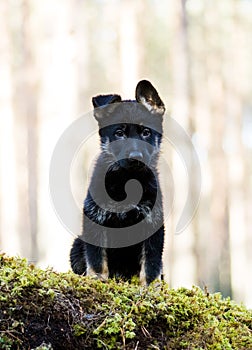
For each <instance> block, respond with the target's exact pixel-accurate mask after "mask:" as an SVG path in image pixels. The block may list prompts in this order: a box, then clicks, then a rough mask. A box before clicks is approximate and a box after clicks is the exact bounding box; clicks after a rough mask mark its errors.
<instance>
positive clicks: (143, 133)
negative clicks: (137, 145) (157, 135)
mask: <svg viewBox="0 0 252 350" xmlns="http://www.w3.org/2000/svg"><path fill="white" fill-rule="evenodd" d="M150 135H151V131H150V129H148V128H144V129H143V131H142V136H143V137H148V136H150Z"/></svg>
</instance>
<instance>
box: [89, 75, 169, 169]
mask: <svg viewBox="0 0 252 350" xmlns="http://www.w3.org/2000/svg"><path fill="white" fill-rule="evenodd" d="M135 97H136V100H130V101H127V100H124V101H122V99H121V97H120V96H119V95H115V94H114V95H112V94H111V95H99V96H96V97H93V99H92V102H93V106H94V117H95V118H96V120H97V121H98V125H99V134H100V137H101V146H102V150H103V151H104V152H105V153H106V154H107V155H109V156H110V157H111V161H114V162H115V161H116V162H117V165H119V166H121V167H127V168H129V167H139V168H141V167H144V166H145V165H148V166H149V165H150V164H151V162H152V161H153V157H154V155H155V154H157V153H158V150H159V147H160V143H161V138H162V120H163V115H164V112H165V106H164V103H163V101H162V100H161V98H160V97H159V95H158V92H157V91H156V89H155V88H154V87H153V85H152V84H151V83H150V82H149V81H147V80H142V81H140V82H139V83H138V84H137V87H136V93H135Z"/></svg>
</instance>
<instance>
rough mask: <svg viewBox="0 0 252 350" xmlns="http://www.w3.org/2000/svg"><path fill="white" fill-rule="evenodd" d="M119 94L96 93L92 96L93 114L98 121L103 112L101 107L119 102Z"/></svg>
mask: <svg viewBox="0 0 252 350" xmlns="http://www.w3.org/2000/svg"><path fill="white" fill-rule="evenodd" d="M121 101H122V99H121V96H119V95H98V96H95V97H93V98H92V103H93V106H94V108H95V109H94V116H95V118H96V119H97V120H98V121H99V120H100V119H101V118H102V117H103V115H104V114H105V113H104V110H103V108H102V107H106V106H108V105H110V104H113V103H117V102H121Z"/></svg>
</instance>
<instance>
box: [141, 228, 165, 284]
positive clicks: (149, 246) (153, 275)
mask: <svg viewBox="0 0 252 350" xmlns="http://www.w3.org/2000/svg"><path fill="white" fill-rule="evenodd" d="M163 246H164V227H161V228H160V229H159V230H158V231H157V232H155V233H154V234H153V235H152V236H151V237H150V238H148V239H147V240H146V241H145V242H144V252H143V257H142V269H141V272H142V271H143V272H142V281H141V274H140V281H141V283H142V284H143V276H144V273H145V276H144V279H145V283H146V284H147V285H149V284H150V283H151V282H152V281H154V280H155V279H157V278H159V279H160V278H161V271H162V253H163Z"/></svg>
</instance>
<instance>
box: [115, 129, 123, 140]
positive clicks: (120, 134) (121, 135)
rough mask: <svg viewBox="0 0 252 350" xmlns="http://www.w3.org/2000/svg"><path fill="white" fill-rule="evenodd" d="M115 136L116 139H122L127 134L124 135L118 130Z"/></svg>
mask: <svg viewBox="0 0 252 350" xmlns="http://www.w3.org/2000/svg"><path fill="white" fill-rule="evenodd" d="M115 136H116V137H119V138H122V137H124V136H125V133H124V131H123V130H121V129H118V130H116V132H115Z"/></svg>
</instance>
